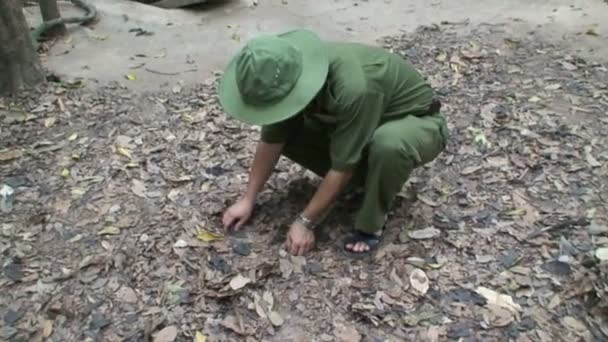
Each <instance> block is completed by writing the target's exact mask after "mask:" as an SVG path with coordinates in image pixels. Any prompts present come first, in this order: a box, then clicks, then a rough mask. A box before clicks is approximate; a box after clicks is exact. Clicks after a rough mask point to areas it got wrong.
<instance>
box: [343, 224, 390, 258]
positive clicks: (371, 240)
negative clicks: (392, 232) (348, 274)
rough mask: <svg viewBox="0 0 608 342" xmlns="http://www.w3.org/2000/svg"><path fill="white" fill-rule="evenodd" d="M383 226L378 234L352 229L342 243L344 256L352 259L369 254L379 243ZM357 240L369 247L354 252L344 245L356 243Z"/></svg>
mask: <svg viewBox="0 0 608 342" xmlns="http://www.w3.org/2000/svg"><path fill="white" fill-rule="evenodd" d="M383 231H384V227H383V228H382V229H381V230H380V233H379V234H369V233H364V232H360V231H354V232H353V233H352V234H351V235H350V236H348V237H347V238H346V239H344V242H343V244H342V252H343V253H344V254H346V256H348V257H351V258H354V259H363V258H366V257H368V256H370V255H371V254H372V253H373V252H375V251H376V250H377V249H378V246H380V243H381V242H382V237H383V235H384V234H383ZM358 242H363V243H365V244H366V245H367V246H368V247H369V249H368V250H367V251H363V252H355V251H352V250H350V249H348V248H347V247H346V245H349V244H353V245H355V244H357V243H358Z"/></svg>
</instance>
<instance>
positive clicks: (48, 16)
mask: <svg viewBox="0 0 608 342" xmlns="http://www.w3.org/2000/svg"><path fill="white" fill-rule="evenodd" d="M40 12H41V13H42V20H44V21H45V22H46V21H51V20H53V19H59V18H61V13H59V7H58V6H57V0H40ZM65 33H67V29H66V27H65V24H59V25H55V26H53V27H51V28H50V29H48V30H47V31H46V32H45V33H44V35H45V36H47V37H57V36H61V35H64V34H65Z"/></svg>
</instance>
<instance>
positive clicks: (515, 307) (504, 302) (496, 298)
mask: <svg viewBox="0 0 608 342" xmlns="http://www.w3.org/2000/svg"><path fill="white" fill-rule="evenodd" d="M475 292H477V293H478V294H479V295H481V296H482V297H484V298H485V299H486V300H487V301H488V304H493V305H497V306H499V307H502V308H505V309H507V310H509V311H511V312H513V313H515V314H516V313H518V312H519V311H521V306H520V305H519V304H517V303H515V302H514V301H513V298H511V296H509V295H505V294H500V293H498V292H496V291H494V290H491V289H488V288H486V287H483V286H479V287H477V289H476V290H475Z"/></svg>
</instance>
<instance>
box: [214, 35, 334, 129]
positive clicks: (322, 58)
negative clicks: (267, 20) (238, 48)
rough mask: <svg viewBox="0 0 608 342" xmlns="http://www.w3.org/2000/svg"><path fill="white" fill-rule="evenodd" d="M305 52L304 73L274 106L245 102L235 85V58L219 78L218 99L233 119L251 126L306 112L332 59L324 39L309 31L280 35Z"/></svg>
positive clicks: (324, 77) (321, 83) (303, 60)
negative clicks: (305, 109) (303, 110)
mask: <svg viewBox="0 0 608 342" xmlns="http://www.w3.org/2000/svg"><path fill="white" fill-rule="evenodd" d="M278 37H280V38H283V39H285V40H288V41H289V42H290V43H292V44H293V45H295V46H297V47H298V48H299V49H300V51H301V52H302V73H301V75H300V77H299V79H298V81H297V82H296V84H295V86H294V87H293V89H292V90H291V91H290V92H289V94H288V95H287V96H286V97H285V98H283V99H281V101H279V102H277V103H274V104H272V105H266V106H254V105H251V104H248V103H245V102H244V101H243V99H242V97H241V95H240V92H239V89H238V85H237V82H236V58H233V59H232V60H231V61H230V63H229V64H228V66H227V67H226V69H225V70H224V73H223V75H222V77H221V79H220V83H219V91H218V92H219V100H220V104H221V105H222V107H223V108H224V111H225V112H226V113H227V114H229V115H230V116H232V117H234V118H236V119H238V120H241V121H243V122H246V123H249V124H252V125H269V124H273V123H276V122H279V121H283V120H286V119H289V118H290V117H292V116H294V115H296V114H297V113H298V112H300V111H301V110H302V109H304V108H305V107H306V106H307V105H308V104H309V103H310V101H311V100H312V99H313V98H314V97H315V96H316V95H317V93H318V92H319V90H320V89H321V87H322V86H323V84H324V83H325V79H326V77H327V70H328V68H329V57H328V53H327V49H326V48H325V45H324V43H323V42H322V41H321V39H320V38H319V37H318V36H317V35H316V34H315V33H314V32H311V31H308V30H294V31H290V32H286V33H283V34H280V35H278Z"/></svg>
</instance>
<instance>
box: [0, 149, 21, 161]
mask: <svg viewBox="0 0 608 342" xmlns="http://www.w3.org/2000/svg"><path fill="white" fill-rule="evenodd" d="M21 156H23V151H21V150H0V161H8V160H13V159H17V158H21Z"/></svg>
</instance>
